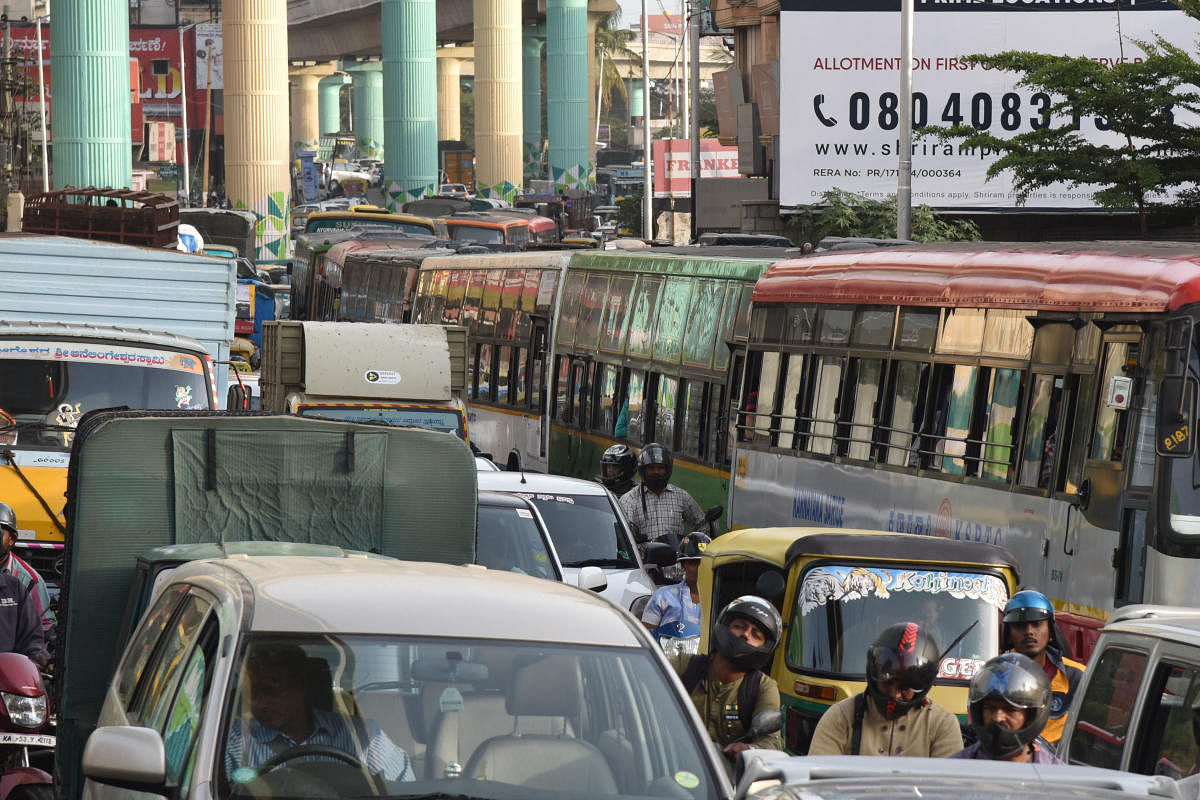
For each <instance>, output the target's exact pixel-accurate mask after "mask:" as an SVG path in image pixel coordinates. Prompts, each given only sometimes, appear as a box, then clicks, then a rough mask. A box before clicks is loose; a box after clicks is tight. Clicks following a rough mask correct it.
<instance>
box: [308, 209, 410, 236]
mask: <svg viewBox="0 0 1200 800" xmlns="http://www.w3.org/2000/svg"><path fill="white" fill-rule="evenodd" d="M364 225H370V226H372V227H379V228H386V229H388V230H392V231H400V232H402V233H412V234H416V235H417V236H430V235H432V234H433V228H432V226H426V225H421V224H418V223H416V222H402V221H400V220H394V219H388V218H387V217H386V216H383V215H368V214H355V215H352V216H346V217H309V218H308V225H307V227H305V229H304V232H305V233H312V232H313V231H348V230H350V229H351V228H358V227H362V226H364Z"/></svg>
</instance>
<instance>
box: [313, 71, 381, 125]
mask: <svg viewBox="0 0 1200 800" xmlns="http://www.w3.org/2000/svg"><path fill="white" fill-rule="evenodd" d="M348 83H350V76H349V75H347V74H346V73H344V72H336V73H334V74H333V75H329V76H327V77H324V78H321V80H320V81H318V82H317V117H318V119H319V120H320V122H319V133H320V134H322V135H324V134H326V133H337V132H338V131H340V130H341V129H342V87H343V86H345V85H346V84H348ZM380 105H382V103H381V104H380Z"/></svg>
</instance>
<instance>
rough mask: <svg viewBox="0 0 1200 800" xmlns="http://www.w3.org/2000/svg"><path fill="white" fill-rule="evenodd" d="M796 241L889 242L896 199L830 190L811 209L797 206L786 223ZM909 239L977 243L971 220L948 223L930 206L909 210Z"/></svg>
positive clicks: (893, 196)
mask: <svg viewBox="0 0 1200 800" xmlns="http://www.w3.org/2000/svg"><path fill="white" fill-rule="evenodd" d="M788 228H789V233H791V234H793V237H792V238H793V239H794V240H796V241H805V242H813V243H816V242H819V241H821V240H822V239H824V238H825V237H826V236H865V237H870V238H873V239H890V238H893V237H895V235H896V196H895V195H889V196H888V199H887V200H873V199H871V198H869V197H863V196H862V195H858V194H854V193H853V192H847V191H844V190H842V189H832V190H830V191H828V192H825V194H824V195H823V196H822V198H821V202H820V203H818V204H816V205H811V206H800V207H799V208H798V209H797V211H796V213H795V214H794V215H793V216H792V217H791V218H790V219H789V220H788ZM912 238H913V240H914V241H917V242H935V241H977V240H978V239H979V238H980V236H979V228H978V227H977V226H976V225H975V223H974V222H971V221H970V220H949V219H943V218H942V217H939V216H938V215H937V212H935V211H934V210H933V209H932V208H930V207H929V206H924V205H923V206H917V207H915V208H914V209H913V210H912Z"/></svg>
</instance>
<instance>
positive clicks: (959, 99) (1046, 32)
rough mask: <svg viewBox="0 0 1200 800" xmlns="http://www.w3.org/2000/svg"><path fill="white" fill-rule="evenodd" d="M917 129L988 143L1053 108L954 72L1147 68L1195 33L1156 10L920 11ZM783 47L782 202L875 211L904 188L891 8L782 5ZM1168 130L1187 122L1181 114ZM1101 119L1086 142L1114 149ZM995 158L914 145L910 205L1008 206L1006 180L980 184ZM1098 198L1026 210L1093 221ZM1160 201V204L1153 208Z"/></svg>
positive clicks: (1044, 2)
mask: <svg viewBox="0 0 1200 800" xmlns="http://www.w3.org/2000/svg"><path fill="white" fill-rule="evenodd" d="M915 5H916V13H915V14H914V18H915V21H914V25H913V31H914V35H913V64H912V67H913V71H912V75H913V125H914V128H916V127H919V126H921V125H936V126H939V127H950V126H951V125H955V124H966V125H973V126H975V127H976V128H978V129H980V130H987V131H990V132H991V133H993V134H995V135H997V136H1005V135H1006V134H1013V135H1015V134H1017V133H1022V132H1027V131H1030V130H1034V129H1037V128H1042V127H1045V126H1046V125H1047V124H1051V125H1057V124H1061V122H1062V120H1059V119H1050V114H1049V108H1050V106H1051V104H1052V102H1053V101H1054V100H1056V99H1058V98H1051V97H1049V96H1048V95H1046V94H1044V93H1040V92H1035V91H1033V90H1031V89H1029V88H1027V87H1023V86H1018V85H1017V80H1018V78H1019V77H1020V76H1019V75H1018V74H1017V73H1012V72H1003V71H998V70H985V69H983V68H982V67H973V66H972V65H970V64H966V63H964V62H963V60H962V59H963V56H965V55H968V54H974V53H1000V52H1003V51H1006V50H1029V51H1033V52H1039V53H1052V54H1061V55H1068V56H1079V57H1086V58H1089V59H1092V60H1094V61H1098V62H1100V63H1102V64H1107V65H1112V64H1117V63H1121V62H1122V61H1124V62H1136V61H1138V60H1139V59H1141V58H1142V57H1144V53H1143V51H1142V50H1141V49H1140V48H1139V47H1138V46H1137V45H1136V44H1135V43H1134V41H1135V40H1153V38H1154V35H1155V34H1160V35H1162V36H1163V37H1164V38H1165V39H1167V40H1168V41H1170V42H1173V43H1175V44H1177V45H1179V46H1180V47H1182V48H1184V49H1185V50H1186V51H1188V52H1195V43H1196V40H1197V38H1198V37H1200V24H1197V23H1196V21H1194V20H1192V19H1191V18H1190V17H1188V16H1186V15H1185V14H1184V13H1183V12H1182V11H1179V10H1178V9H1177V8H1175V6H1173V5H1171V4H1170V3H1169V2H1164V1H1163V0H1122V2H1121V4H1120V10H1119V11H1118V10H1117V5H1116V3H1115V2H1114V0H915ZM782 9H783V10H782V13H781V19H780V41H781V42H785V43H787V46H786V47H783V48H782V53H781V56H780V64H781V78H780V80H781V86H780V126H779V130H780V140H779V145H780V167H781V170H780V201H781V205H783V206H785V207H792V206H797V205H807V204H811V203H814V202H817V201H818V200H820V198H821V196H822V194H824V193H825V192H827V191H829V190H831V189H834V188H837V189H842V190H845V191H850V192H856V193H858V194H863V195H866V196H868V197H873V198H877V199H882V198H884V197H886V196H887V195H891V194H895V193H896V188H897V183H898V175H899V169H898V166H899V155H898V153H899V147H900V131H899V127H898V123H899V114H898V113H897V108H898V91H899V85H900V0H784V2H783V6H782ZM1176 114H1177V118H1179V119H1187V118H1193V117H1194V116H1195V115H1193V114H1190V113H1188V112H1186V111H1183V110H1181V109H1176ZM1105 127H1106V122H1105V120H1103V119H1096V118H1088V117H1085V118H1082V119H1081V120H1080V121H1079V129H1080V133H1081V135H1083V136H1084V137H1085V138H1087V139H1088V140H1090V141H1094V142H1096V143H1111V144H1114V145H1118V146H1119V145H1121V144H1123V139H1121V138H1120V137H1118V136H1116V135H1115V134H1113V133H1111V132H1110V131H1108V130H1106V129H1105ZM997 157H998V155H997V154H996V153H992V152H988V151H986V150H983V151H980V150H978V149H974V150H973V149H970V148H964V147H961V146H960V145H959V142H958V141H953V142H946V143H942V142H941V141H940V140H938V139H936V138H934V137H925V138H921V137H919V136H917V135H915V134H914V139H913V153H912V202H913V204H914V205H918V204H927V205H931V206H934V207H941V208H1005V207H1009V208H1011V207H1014V206H1016V203H1017V201H1016V193H1015V192H1014V191H1013V187H1012V178H1011V175H1010V174H1008V173H1004V174H1001V175H998V176H996V177H995V178H994V179H992V180H990V181H989V180H987V179H986V173H987V169H988V167H989V166H990V165H991V164H992V163H993V162H994V161H995V160H996V158H997ZM1098 188H1099V187H1095V186H1078V187H1075V188H1069V187H1067V186H1064V185H1055V186H1048V187H1046V188H1044V189H1042V190H1038V191H1037V192H1035V193H1033V194H1031V195H1030V197H1029V198H1028V200H1027V202H1026V206H1028V207H1030V208H1094V207H1095V206H1096V203H1095V202H1094V201H1093V200H1092V195H1093V194H1094V193H1095V191H1097V189H1098ZM1155 199H1156V200H1163V199H1165V198H1162V197H1156V198H1155Z"/></svg>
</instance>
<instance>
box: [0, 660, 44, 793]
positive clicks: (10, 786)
mask: <svg viewBox="0 0 1200 800" xmlns="http://www.w3.org/2000/svg"><path fill="white" fill-rule="evenodd" d="M55 743H56V738H55V736H54V734H53V728H52V718H51V715H50V698H49V696H48V694H47V693H46V688H45V686H44V684H43V683H42V675H41V673H40V672H39V671H38V668H37V665H35V664H34V663H33V662H32V661H31V660H29V658H27V657H26V656H23V655H21V654H20V653H0V800H53V798H54V777H53V776H52V775H51V774H50V773H51V770H52V769H53V766H54V746H55Z"/></svg>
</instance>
